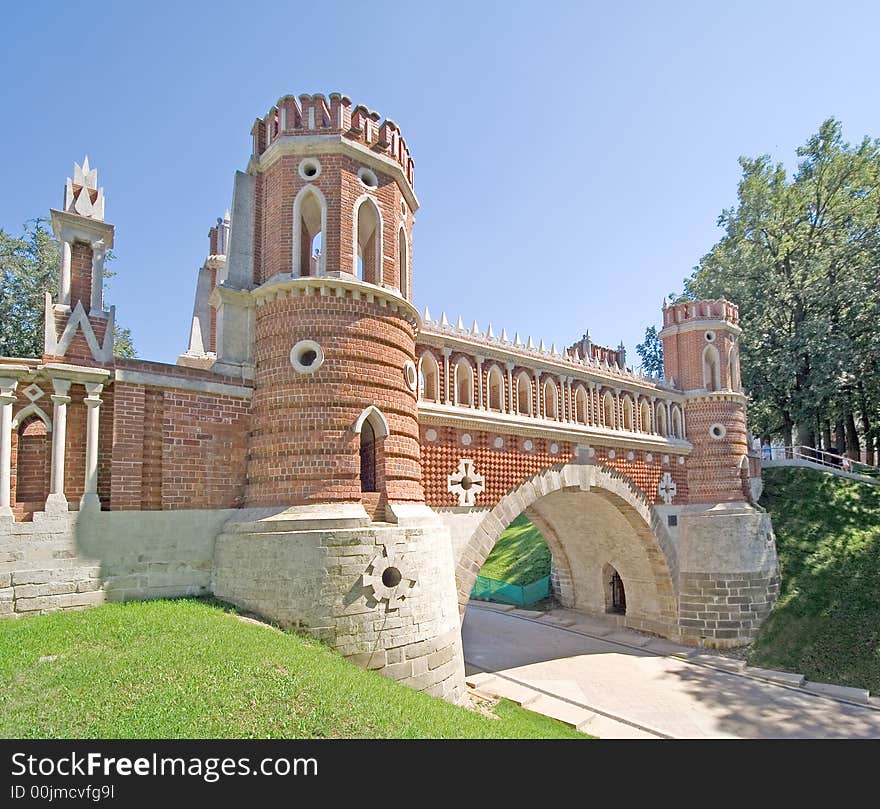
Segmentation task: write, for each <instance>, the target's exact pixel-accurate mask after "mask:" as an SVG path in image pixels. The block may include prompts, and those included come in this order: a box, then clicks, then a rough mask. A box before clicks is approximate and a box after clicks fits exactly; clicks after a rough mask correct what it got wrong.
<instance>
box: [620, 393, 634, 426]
mask: <svg viewBox="0 0 880 809" xmlns="http://www.w3.org/2000/svg"><path fill="white" fill-rule="evenodd" d="M622 404H623V429H624V430H627V431H629V432H632V431H633V430H635V422H636V418H635V414H636V408H635V405H634V404H633V400H632V397H631V396H630V395H629V394H628V393H625V394H624V395H623V403H622Z"/></svg>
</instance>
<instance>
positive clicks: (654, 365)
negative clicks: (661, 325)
mask: <svg viewBox="0 0 880 809" xmlns="http://www.w3.org/2000/svg"><path fill="white" fill-rule="evenodd" d="M636 353H637V354H638V355H639V358H640V359H641V361H642V362H641V369H642V372H643V373H646V374H649V375H650V376H656V377H662V376H663V341H662V340H661V339H660V335H659V332H658V331H657V327H656V326H648V328H647V329H645V339H644V340H643V341H642V342H641V343H639V344H638V345H637V346H636Z"/></svg>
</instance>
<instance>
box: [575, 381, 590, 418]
mask: <svg viewBox="0 0 880 809" xmlns="http://www.w3.org/2000/svg"><path fill="white" fill-rule="evenodd" d="M574 411H575V413H574V417H575V420H576V421H577V422H578V423H579V424H586V423H587V391H586V390H585V389H584V386H583V385H579V386H578V389H577V391H576V392H575V394H574Z"/></svg>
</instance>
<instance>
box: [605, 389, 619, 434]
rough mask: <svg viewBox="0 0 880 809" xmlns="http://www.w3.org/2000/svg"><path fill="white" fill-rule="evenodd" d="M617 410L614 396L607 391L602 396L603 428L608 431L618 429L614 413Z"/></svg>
mask: <svg viewBox="0 0 880 809" xmlns="http://www.w3.org/2000/svg"><path fill="white" fill-rule="evenodd" d="M616 409H617V408H616V407H615V405H614V396H612V394H611V391H608V390H606V391H605V393H603V394H602V426H603V427H605V428H606V429H608V430H614V429H616V428H617V419H616V418H615V416H616V413H615V412H614V411H615V410H616Z"/></svg>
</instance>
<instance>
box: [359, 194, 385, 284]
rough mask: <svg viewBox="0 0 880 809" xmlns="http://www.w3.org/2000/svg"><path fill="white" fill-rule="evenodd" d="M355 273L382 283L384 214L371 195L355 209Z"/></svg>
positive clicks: (369, 281) (368, 279)
mask: <svg viewBox="0 0 880 809" xmlns="http://www.w3.org/2000/svg"><path fill="white" fill-rule="evenodd" d="M354 236H355V255H354V264H355V266H354V274H355V275H356V276H357V277H358V278H360V279H361V280H362V281H366V282H367V283H368V284H381V283H382V214H381V213H380V212H379V208H378V206H377V205H376V203H375V202H374V201H373V200H372V198H371V197H362V198H361V199H360V201H359V202H358V203H357V204H356V205H355V210H354Z"/></svg>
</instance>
